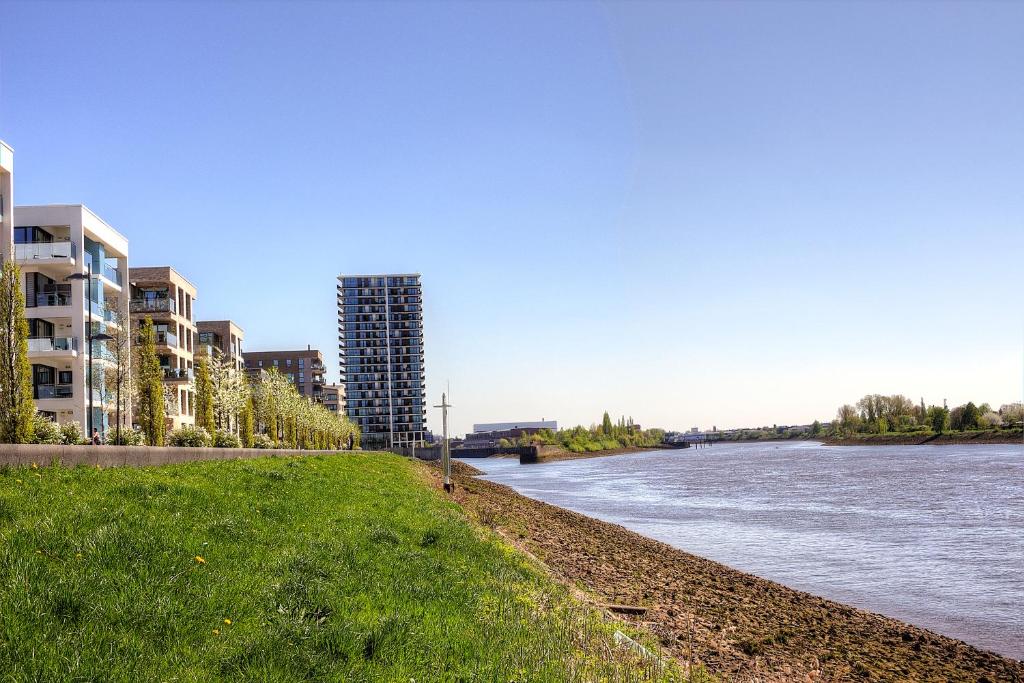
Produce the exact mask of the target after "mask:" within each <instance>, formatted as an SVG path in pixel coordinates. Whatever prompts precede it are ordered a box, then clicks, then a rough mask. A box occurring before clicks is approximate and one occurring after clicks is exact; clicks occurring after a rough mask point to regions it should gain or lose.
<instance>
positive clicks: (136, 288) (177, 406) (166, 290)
mask: <svg viewBox="0 0 1024 683" xmlns="http://www.w3.org/2000/svg"><path fill="white" fill-rule="evenodd" d="M128 279H129V280H130V281H131V304H130V310H131V317H132V328H133V330H137V329H138V326H139V324H140V323H141V322H142V321H143V320H145V319H146V318H150V319H151V320H152V321H153V327H154V330H155V331H156V354H157V357H158V358H159V359H160V369H161V370H162V371H163V376H164V385H165V393H167V394H168V395H171V396H173V397H174V400H173V401H171V402H169V403H170V404H169V405H167V406H165V408H164V417H165V418H166V422H167V427H168V428H169V429H175V428H177V427H180V426H182V425H193V424H195V422H196V418H195V415H196V406H195V384H194V381H193V380H194V365H195V363H194V360H195V356H194V353H195V347H196V343H197V341H198V339H197V337H196V324H195V310H194V308H195V306H194V304H195V300H196V286H195V285H193V284H192V283H191V282H189V281H188V279H187V278H185V276H183V275H182V274H181V273H179V272H178V271H176V270H175V269H174V268H172V267H171V266H143V267H138V266H133V267H132V268H131V270H130V271H129V276H128ZM135 343H136V344H138V338H137V337H135Z"/></svg>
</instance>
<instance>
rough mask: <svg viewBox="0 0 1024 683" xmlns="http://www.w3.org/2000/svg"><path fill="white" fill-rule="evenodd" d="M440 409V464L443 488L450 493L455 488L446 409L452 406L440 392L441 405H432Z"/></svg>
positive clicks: (446, 396)
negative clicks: (442, 470)
mask: <svg viewBox="0 0 1024 683" xmlns="http://www.w3.org/2000/svg"><path fill="white" fill-rule="evenodd" d="M434 407H435V408H440V409H441V424H442V429H443V430H444V432H443V433H444V442H443V445H442V446H441V466H442V468H443V469H444V490H445V492H446V493H451V492H452V490H453V489H454V488H455V487H454V486H452V452H451V448H450V446H449V444H448V409H449V408H451V407H452V406H451V405H450V404H449V403H448V395H447V394H441V405H439V406H434Z"/></svg>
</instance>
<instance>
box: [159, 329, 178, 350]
mask: <svg viewBox="0 0 1024 683" xmlns="http://www.w3.org/2000/svg"><path fill="white" fill-rule="evenodd" d="M156 343H157V344H160V345H161V346H170V347H172V348H178V335H176V334H174V333H173V332H163V331H161V330H157V332H156Z"/></svg>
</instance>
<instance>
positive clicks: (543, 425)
mask: <svg viewBox="0 0 1024 683" xmlns="http://www.w3.org/2000/svg"><path fill="white" fill-rule="evenodd" d="M542 429H550V430H551V431H553V432H556V431H558V422H556V421H555V420H538V421H533V422H530V421H523V422H488V423H483V424H475V425H473V433H472V434H467V435H466V440H465V446H466V447H467V448H481V447H487V446H497V445H498V443H499V442H500V441H501V440H502V439H507V440H509V441H512V440H514V439H518V438H520V437H521V436H522V435H523V434H526V435H527V436H532V435H533V434H536V433H537V432H539V431H541V430H542Z"/></svg>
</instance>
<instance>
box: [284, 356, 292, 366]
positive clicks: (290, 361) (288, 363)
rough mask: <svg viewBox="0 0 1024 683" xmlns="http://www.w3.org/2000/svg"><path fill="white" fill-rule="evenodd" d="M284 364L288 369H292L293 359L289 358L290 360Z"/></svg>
mask: <svg viewBox="0 0 1024 683" xmlns="http://www.w3.org/2000/svg"><path fill="white" fill-rule="evenodd" d="M284 364H285V366H287V367H289V368H290V367H291V366H292V359H291V358H289V359H288V360H286V361H285V362H284Z"/></svg>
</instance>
